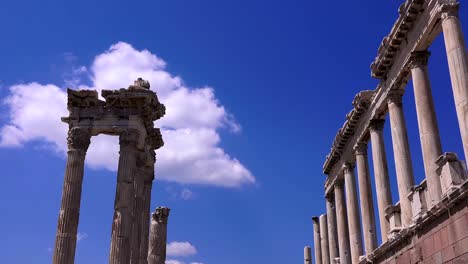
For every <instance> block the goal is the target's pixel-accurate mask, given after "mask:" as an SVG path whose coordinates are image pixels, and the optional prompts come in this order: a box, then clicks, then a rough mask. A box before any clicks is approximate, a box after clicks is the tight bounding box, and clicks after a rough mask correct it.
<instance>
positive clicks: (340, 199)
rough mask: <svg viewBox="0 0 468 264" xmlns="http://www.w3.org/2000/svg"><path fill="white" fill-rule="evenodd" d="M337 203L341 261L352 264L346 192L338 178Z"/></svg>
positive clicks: (336, 183)
mask: <svg viewBox="0 0 468 264" xmlns="http://www.w3.org/2000/svg"><path fill="white" fill-rule="evenodd" d="M334 190H335V205H336V216H337V221H336V222H337V224H338V234H339V235H338V248H339V252H340V256H339V257H340V263H341V264H351V254H350V249H349V231H348V218H347V215H348V214H347V212H346V203H345V194H344V189H343V182H342V181H341V180H338V181H337V182H335V185H334Z"/></svg>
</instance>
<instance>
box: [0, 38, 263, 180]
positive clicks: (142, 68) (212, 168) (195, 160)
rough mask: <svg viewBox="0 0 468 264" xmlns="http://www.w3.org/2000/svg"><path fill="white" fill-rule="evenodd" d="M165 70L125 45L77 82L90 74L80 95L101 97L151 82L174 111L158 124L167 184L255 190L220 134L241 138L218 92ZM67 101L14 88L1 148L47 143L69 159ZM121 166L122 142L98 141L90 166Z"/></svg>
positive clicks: (40, 88)
mask: <svg viewBox="0 0 468 264" xmlns="http://www.w3.org/2000/svg"><path fill="white" fill-rule="evenodd" d="M165 67H166V63H165V61H164V60H162V59H161V58H159V57H157V56H156V55H154V54H152V53H151V52H150V51H148V50H141V51H140V50H136V49H135V48H134V47H132V46H131V45H130V44H128V43H124V42H119V43H116V44H114V45H112V46H111V47H110V48H109V49H108V50H107V51H105V52H104V53H102V54H99V55H97V56H96V57H95V59H94V61H93V63H92V65H91V67H88V68H86V67H80V68H77V69H81V70H80V71H77V72H75V74H81V75H82V74H88V75H89V77H90V79H91V80H92V85H90V86H86V85H83V84H81V85H80V84H77V88H79V89H96V90H98V91H99V92H100V91H101V90H102V89H118V88H121V87H124V86H127V85H128V84H131V83H133V80H135V79H136V78H138V77H142V78H144V79H146V80H149V82H150V83H151V87H152V89H153V90H155V91H156V92H157V94H158V97H159V99H160V101H161V102H162V103H164V104H165V105H166V116H164V117H163V118H162V119H161V120H158V121H157V126H159V127H161V128H162V134H163V137H164V142H165V146H164V147H163V148H161V149H160V150H158V151H157V155H158V161H157V166H156V170H157V177H158V178H159V179H163V180H167V181H173V182H179V183H184V184H206V185H216V186H224V187H239V186H242V185H245V184H252V183H255V178H254V176H253V175H252V174H251V172H250V171H249V170H248V169H247V168H245V167H244V166H243V165H242V164H241V163H240V162H239V161H238V160H237V159H235V158H232V157H231V156H229V155H228V154H227V153H226V152H225V151H224V150H223V149H222V148H220V147H219V143H220V140H221V139H220V136H219V133H218V130H219V129H222V128H227V129H230V130H231V131H233V132H238V131H240V129H241V128H240V125H239V124H237V123H236V122H235V120H234V119H233V118H232V116H231V115H230V114H229V113H228V112H227V111H226V109H225V108H224V107H223V106H222V105H221V104H220V103H219V101H218V100H217V99H216V97H215V94H214V90H213V88H211V87H201V88H190V87H188V86H186V85H185V84H184V82H183V80H182V79H181V78H180V77H178V76H173V75H171V74H170V73H169V72H167V71H166V70H165ZM73 80H75V79H73ZM76 80H81V78H78V79H76ZM66 101H67V95H66V91H65V90H64V89H62V88H59V87H58V86H56V85H53V84H47V85H43V84H39V83H36V82H32V83H28V84H18V85H13V86H11V87H10V88H9V95H8V97H7V98H6V99H5V100H4V102H5V104H6V105H7V107H8V109H9V120H8V123H7V124H5V125H3V127H2V128H1V130H0V137H1V140H0V146H3V147H13V146H22V145H24V144H25V143H27V142H30V141H41V142H46V143H49V144H50V145H51V146H52V147H53V148H54V149H55V150H56V151H58V152H61V153H65V152H66V149H67V147H66V140H65V139H66V132H67V126H66V124H64V123H61V121H60V117H62V116H67V115H68V112H67V109H66ZM117 162H118V140H117V138H116V137H114V138H113V137H109V136H98V137H93V139H92V144H91V146H90V149H89V150H88V155H87V165H89V166H91V167H94V168H105V169H109V170H113V171H115V170H116V168H117Z"/></svg>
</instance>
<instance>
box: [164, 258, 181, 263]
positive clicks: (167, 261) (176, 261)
mask: <svg viewBox="0 0 468 264" xmlns="http://www.w3.org/2000/svg"><path fill="white" fill-rule="evenodd" d="M166 264H185V262H182V261H180V260H176V259H166Z"/></svg>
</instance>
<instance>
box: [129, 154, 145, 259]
mask: <svg viewBox="0 0 468 264" xmlns="http://www.w3.org/2000/svg"><path fill="white" fill-rule="evenodd" d="M138 152H139V153H138V156H137V168H136V175H135V179H134V188H135V197H134V205H133V227H132V236H131V240H130V244H131V253H130V263H131V264H138V263H139V259H140V246H141V241H142V239H141V238H142V236H143V232H142V231H143V229H142V224H143V221H142V220H143V219H142V218H143V213H144V212H143V211H144V209H145V201H144V198H145V197H144V187H145V186H144V181H145V176H146V175H145V173H146V163H147V162H146V153H145V151H138Z"/></svg>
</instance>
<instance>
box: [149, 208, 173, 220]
mask: <svg viewBox="0 0 468 264" xmlns="http://www.w3.org/2000/svg"><path fill="white" fill-rule="evenodd" d="M170 211H171V209H170V208H167V207H164V206H160V207H158V208H156V210H155V211H154V213H153V214H152V217H153V219H154V220H155V221H157V222H158V223H167V220H168V218H169V212H170Z"/></svg>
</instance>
